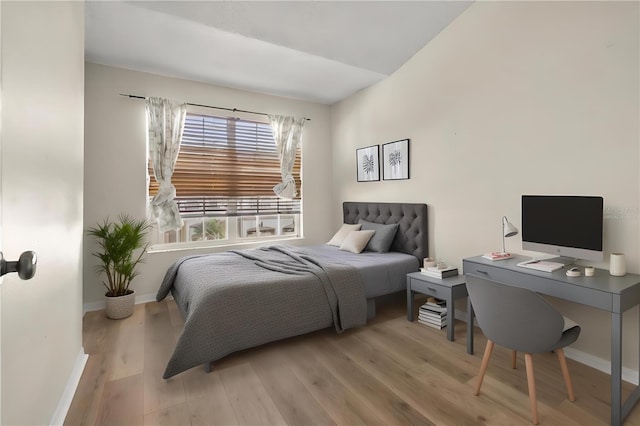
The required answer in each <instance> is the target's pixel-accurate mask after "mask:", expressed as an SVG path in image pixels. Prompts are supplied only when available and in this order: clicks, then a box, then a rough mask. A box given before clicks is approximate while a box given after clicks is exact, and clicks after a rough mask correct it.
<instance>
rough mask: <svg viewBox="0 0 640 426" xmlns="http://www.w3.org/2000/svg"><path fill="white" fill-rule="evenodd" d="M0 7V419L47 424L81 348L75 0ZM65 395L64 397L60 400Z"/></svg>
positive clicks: (79, 30)
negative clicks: (0, 259) (18, 263)
mask: <svg viewBox="0 0 640 426" xmlns="http://www.w3.org/2000/svg"><path fill="white" fill-rule="evenodd" d="M0 7H1V8H2V118H1V119H2V163H1V167H0V170H1V171H2V190H1V193H2V215H1V217H2V251H3V252H4V255H5V257H6V259H8V260H16V259H17V258H18V256H19V255H20V253H21V252H22V251H24V250H35V251H36V252H37V255H38V264H37V273H36V275H35V277H34V278H33V279H31V280H29V281H21V280H19V279H18V277H17V275H16V274H10V275H7V276H6V277H5V279H4V282H3V283H2V419H1V421H0V423H2V424H6V425H9V424H11V425H16V424H25V425H42V424H49V422H50V421H52V420H53V419H54V418H55V414H56V413H57V412H58V411H57V410H58V408H59V407H60V405H59V402H60V401H61V399H62V398H61V397H62V395H63V392H64V391H65V389H68V388H69V386H68V385H69V379H70V377H71V376H72V371H74V370H76V369H77V368H75V367H76V360H78V359H79V358H80V357H81V355H82V233H83V231H82V190H83V188H82V185H83V178H82V173H83V167H82V164H83V107H84V101H83V96H84V95H83V92H84V81H83V78H84V77H83V76H84V5H83V3H82V2H71V1H70V2H6V1H3V2H2V3H1V5H0ZM68 402H69V403H70V400H69V401H68Z"/></svg>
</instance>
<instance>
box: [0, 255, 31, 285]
mask: <svg viewBox="0 0 640 426" xmlns="http://www.w3.org/2000/svg"><path fill="white" fill-rule="evenodd" d="M37 261H38V258H37V256H36V252H35V251H25V252H24V253H22V254H21V255H20V258H19V259H18V260H17V261H15V262H7V261H6V260H4V256H3V255H2V252H1V251H0V276H2V275H5V274H8V273H10V272H17V273H18V276H19V277H20V278H21V279H23V280H28V279H31V278H33V276H34V275H35V273H36V262H37Z"/></svg>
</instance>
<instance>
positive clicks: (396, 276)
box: [302, 244, 420, 299]
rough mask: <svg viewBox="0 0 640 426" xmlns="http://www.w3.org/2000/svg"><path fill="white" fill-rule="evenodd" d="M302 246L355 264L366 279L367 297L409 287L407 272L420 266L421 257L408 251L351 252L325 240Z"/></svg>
mask: <svg viewBox="0 0 640 426" xmlns="http://www.w3.org/2000/svg"><path fill="white" fill-rule="evenodd" d="M302 250H304V251H305V252H307V253H309V254H310V255H312V256H314V257H318V258H328V259H330V260H333V261H339V262H342V263H346V264H348V265H351V266H353V267H354V268H356V269H357V270H358V272H359V273H360V274H361V276H362V279H363V281H364V287H365V296H366V298H367V299H372V298H374V297H378V296H382V295H385V294H390V293H395V292H397V291H401V290H405V289H406V288H407V278H406V275H407V274H408V273H410V272H416V271H418V270H419V269H420V262H419V261H418V258H417V257H415V256H413V255H410V254H405V253H398V252H393V251H392V252H387V253H375V252H369V251H363V252H362V253H351V252H348V251H344V250H340V249H339V248H338V247H334V246H328V245H326V244H323V245H317V246H305V247H302Z"/></svg>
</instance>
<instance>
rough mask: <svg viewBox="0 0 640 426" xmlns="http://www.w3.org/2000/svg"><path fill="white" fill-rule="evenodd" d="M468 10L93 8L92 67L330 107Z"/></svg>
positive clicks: (89, 23) (450, 6) (379, 6)
mask: <svg viewBox="0 0 640 426" xmlns="http://www.w3.org/2000/svg"><path fill="white" fill-rule="evenodd" d="M471 3H472V2H467V1H464V2H463V1H371V2H370V1H298V2H286V1H127V2H124V1H91V2H87V3H86V5H85V11H86V20H85V22H86V31H85V46H86V47H85V49H86V60H87V61H89V62H95V63H99V64H105V65H111V66H116V67H121V68H126V69H132V70H138V71H145V72H151V73H156V74H161V75H167V76H172V77H179V78H185V79H190V80H195V81H202V82H206V83H211V84H216V85H221V86H226V87H233V88H238V89H245V90H250V91H255V92H260V93H268V94H273V95H278V96H285V97H291V98H296V99H303V100H307V101H312V102H319V103H324V104H332V103H334V102H337V101H339V100H341V99H344V98H346V97H348V96H350V95H351V94H353V93H355V92H357V91H358V90H361V89H363V88H365V87H367V86H369V85H371V84H374V83H376V82H378V81H380V80H382V79H384V78H385V77H386V76H388V75H390V74H392V73H393V72H394V71H395V70H397V69H398V68H399V67H400V66H401V65H402V64H403V63H405V62H406V61H407V60H408V59H409V58H411V57H412V56H413V55H414V54H415V53H416V52H417V51H418V50H420V49H421V48H422V47H424V46H425V45H426V44H427V43H428V42H429V41H430V40H431V39H432V38H433V37H435V36H436V35H437V34H438V33H439V32H440V31H442V29H443V28H445V27H446V26H447V25H448V24H449V23H450V22H451V21H453V20H454V19H455V18H456V17H457V16H458V15H460V13H462V12H463V11H464V10H465V9H466V8H467V7H468V6H469V5H470V4H471Z"/></svg>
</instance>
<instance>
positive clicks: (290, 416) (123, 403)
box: [65, 300, 640, 425]
mask: <svg viewBox="0 0 640 426" xmlns="http://www.w3.org/2000/svg"><path fill="white" fill-rule="evenodd" d="M405 312H406V311H405V304H404V303H395V304H391V305H388V306H385V307H382V308H380V309H379V311H378V316H377V317H376V318H375V319H374V320H373V321H372V322H371V323H370V324H369V325H367V326H366V327H362V328H358V329H354V330H348V331H346V332H345V333H343V334H336V332H335V331H334V330H333V329H327V330H322V331H319V332H316V333H312V334H309V335H306V336H300V337H295V338H291V339H287V340H283V341H280V342H275V343H271V344H268V345H264V346H262V347H259V348H255V349H250V350H246V351H242V352H239V353H236V354H232V355H230V356H228V357H226V358H224V359H222V360H220V361H218V362H216V363H215V365H214V371H213V372H211V373H206V372H205V371H204V369H203V368H202V367H197V368H194V369H191V370H189V371H187V372H184V373H182V374H179V375H177V376H175V377H173V378H171V379H169V380H163V379H162V372H163V371H164V367H165V365H166V362H167V360H168V358H169V356H170V354H171V353H172V350H173V347H174V344H175V342H176V339H177V336H178V335H179V333H180V331H181V329H182V325H183V320H182V318H181V316H180V314H179V312H178V310H177V307H176V305H175V303H174V302H173V301H172V300H169V301H163V302H161V303H155V302H154V303H147V304H144V305H137V306H136V307H135V313H134V314H133V316H131V317H129V318H127V319H124V320H118V321H113V320H108V319H106V317H105V315H104V312H102V311H97V312H91V313H88V314H87V315H86V316H85V318H84V348H85V351H86V352H87V353H88V354H89V355H90V356H89V360H88V363H87V366H86V368H85V371H84V374H83V376H82V379H81V381H80V384H79V387H78V390H77V392H76V395H75V398H74V400H73V403H72V405H71V408H70V410H69V413H68V415H67V418H66V421H65V424H66V425H93V424H96V425H143V424H144V425H315V424H319V425H333V424H345V425H347V424H348V425H352V424H367V425H405V424H424V425H434V424H435V425H473V424H494V425H506V424H511V425H529V424H531V423H530V421H529V419H530V417H529V416H530V411H529V410H530V408H529V398H528V394H527V381H526V373H525V368H524V357H523V356H522V355H521V354H519V356H518V368H517V369H516V370H512V369H511V368H510V353H509V352H508V351H507V350H505V349H503V348H499V347H496V348H495V350H494V354H493V357H492V359H491V363H490V364H489V369H488V371H487V374H486V376H485V379H484V382H483V385H482V391H481V393H480V396H474V394H473V392H474V384H475V382H476V377H477V373H478V369H479V366H480V361H481V356H482V352H483V350H484V344H485V342H486V340H485V338H484V336H482V333H481V332H480V331H479V330H478V329H476V333H475V338H476V354H475V355H473V356H471V355H467V353H466V347H465V324H464V323H463V322H460V321H457V322H456V336H457V339H456V341H455V342H449V341H448V340H447V339H446V329H445V330H442V331H440V330H434V329H431V328H428V327H426V326H424V325H421V324H418V323H417V322H413V323H412V322H408V321H407V320H406V314H405ZM568 364H569V371H570V373H571V377H572V379H573V383H574V387H575V393H576V398H577V400H576V402H575V403H572V402H569V401H568V400H567V397H566V393H565V387H564V383H563V380H562V373H561V371H560V367H559V365H558V361H557V358H556V356H555V355H554V354H538V355H535V356H534V368H535V375H536V379H537V380H536V386H537V391H538V411H539V415H540V424H541V425H601V424H608V422H609V377H608V375H606V374H603V373H601V372H599V371H596V370H594V369H592V368H589V367H586V366H584V365H582V364H579V363H577V362H574V361H573V360H568ZM628 391H629V386H625V395H626V394H627V393H628ZM625 424H627V425H631V424H640V408H638V407H636V408H635V409H634V410H633V411H632V412H631V414H630V416H629V417H628V418H627V421H626V423H625Z"/></svg>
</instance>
